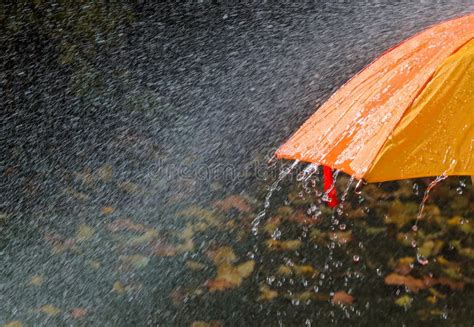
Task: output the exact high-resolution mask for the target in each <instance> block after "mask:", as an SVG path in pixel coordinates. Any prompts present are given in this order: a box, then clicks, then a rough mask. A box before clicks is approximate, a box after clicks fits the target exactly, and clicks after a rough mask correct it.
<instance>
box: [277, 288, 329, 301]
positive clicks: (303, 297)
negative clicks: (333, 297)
mask: <svg viewBox="0 0 474 327" xmlns="http://www.w3.org/2000/svg"><path fill="white" fill-rule="evenodd" d="M285 297H286V298H288V299H290V300H296V301H302V302H306V301H310V300H315V301H328V300H329V296H328V295H327V294H321V293H316V292H314V291H313V290H308V291H303V292H298V293H293V294H290V295H286V296H285Z"/></svg>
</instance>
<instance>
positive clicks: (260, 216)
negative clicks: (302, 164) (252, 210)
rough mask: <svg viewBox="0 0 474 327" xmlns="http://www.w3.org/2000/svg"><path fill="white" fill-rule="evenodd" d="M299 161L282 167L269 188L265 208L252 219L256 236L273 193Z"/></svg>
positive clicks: (253, 232)
mask: <svg viewBox="0 0 474 327" xmlns="http://www.w3.org/2000/svg"><path fill="white" fill-rule="evenodd" d="M298 163H299V160H295V161H294V162H293V163H292V164H291V166H289V167H287V168H285V169H282V170H281V171H280V174H279V175H278V179H277V180H276V181H275V182H274V183H273V184H272V185H271V186H270V188H269V189H268V193H267V195H266V196H265V202H264V206H263V210H262V211H260V213H259V214H258V215H257V217H255V219H254V220H253V221H252V234H253V235H255V236H256V235H258V227H259V225H260V222H261V221H262V219H263V218H265V215H266V213H267V209H268V208H269V207H270V199H271V197H272V195H273V192H275V190H276V189H277V188H278V185H280V183H281V181H282V180H283V179H285V177H286V176H288V175H289V174H290V173H291V172H292V171H293V169H295V167H296V166H297V165H298Z"/></svg>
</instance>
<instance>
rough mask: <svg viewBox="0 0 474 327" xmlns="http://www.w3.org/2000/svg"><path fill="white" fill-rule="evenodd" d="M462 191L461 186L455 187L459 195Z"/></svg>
mask: <svg viewBox="0 0 474 327" xmlns="http://www.w3.org/2000/svg"><path fill="white" fill-rule="evenodd" d="M463 192H464V190H463V189H462V187H458V188H456V193H457V194H459V195H461V194H463Z"/></svg>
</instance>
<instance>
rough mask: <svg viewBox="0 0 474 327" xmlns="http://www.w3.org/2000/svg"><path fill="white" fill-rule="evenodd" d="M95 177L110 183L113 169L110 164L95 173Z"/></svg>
mask: <svg viewBox="0 0 474 327" xmlns="http://www.w3.org/2000/svg"><path fill="white" fill-rule="evenodd" d="M96 174H97V176H98V177H99V178H100V179H101V180H102V181H104V182H110V181H111V180H112V178H113V176H114V168H113V167H112V165H110V164H105V165H103V166H102V167H100V168H99V169H97V172H96Z"/></svg>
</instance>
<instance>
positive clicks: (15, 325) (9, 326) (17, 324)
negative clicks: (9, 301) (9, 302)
mask: <svg viewBox="0 0 474 327" xmlns="http://www.w3.org/2000/svg"><path fill="white" fill-rule="evenodd" d="M3 327H23V324H22V323H21V321H19V320H12V321H9V322H7V323H6V324H5V325H3Z"/></svg>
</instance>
